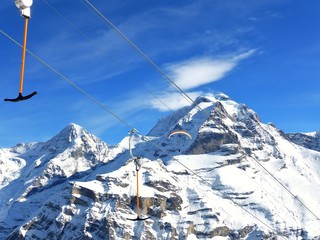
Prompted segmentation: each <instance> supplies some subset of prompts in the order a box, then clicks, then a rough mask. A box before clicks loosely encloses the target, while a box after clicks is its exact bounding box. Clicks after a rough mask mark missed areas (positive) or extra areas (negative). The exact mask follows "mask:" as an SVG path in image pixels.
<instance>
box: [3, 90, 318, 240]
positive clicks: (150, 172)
mask: <svg viewBox="0 0 320 240" xmlns="http://www.w3.org/2000/svg"><path fill="white" fill-rule="evenodd" d="M177 129H180V130H185V131H188V133H190V134H191V136H192V139H190V138H189V137H186V136H182V135H175V136H173V137H171V138H167V136H168V134H169V133H170V132H172V131H174V130H177ZM296 138H298V137H297V136H296ZM290 139H292V136H289V137H285V136H284V135H283V134H282V133H281V131H279V130H278V129H276V128H275V127H274V126H272V125H266V124H263V123H262V122H261V120H260V119H259V117H258V115H257V114H256V113H254V112H253V111H252V110H250V109H249V108H248V107H247V106H245V105H243V104H238V103H236V102H234V101H232V100H231V99H229V98H228V97H227V96H226V95H223V94H218V95H216V96H214V97H201V98H198V99H197V100H196V101H195V105H192V106H190V107H186V108H183V109H181V110H179V111H178V112H177V113H175V114H173V115H171V116H168V117H167V118H164V119H162V120H160V121H159V122H158V124H157V125H156V126H155V127H154V128H153V129H152V130H151V131H150V133H149V136H139V135H136V136H135V137H134V139H133V146H134V148H133V149H132V152H133V154H134V155H135V156H142V159H141V163H142V167H141V169H140V171H139V174H138V178H137V172H136V166H135V164H134V162H133V160H132V159H131V156H130V154H129V151H128V145H129V142H128V140H129V139H128V138H125V139H124V140H123V141H122V142H121V143H120V144H119V145H117V146H109V145H107V144H106V143H104V142H102V141H101V140H99V139H98V138H96V137H95V136H93V135H91V134H89V133H88V132H87V131H85V130H84V129H83V128H81V127H79V126H77V125H74V124H71V125H70V126H68V127H67V128H66V129H64V130H63V131H62V132H60V133H59V134H58V135H57V136H56V137H54V138H52V139H51V140H49V141H48V142H46V143H33V144H21V145H17V146H16V147H15V148H12V149H2V150H1V151H0V153H1V154H0V164H2V165H1V166H3V165H4V164H7V166H9V165H8V164H9V163H10V164H11V165H10V166H14V167H13V168H8V169H11V170H10V171H12V173H14V175H12V177H8V176H7V177H6V178H2V179H3V180H2V185H1V186H2V189H1V190H0V201H1V207H0V213H1V215H0V216H1V217H0V230H1V233H0V238H1V239H215V237H218V236H219V237H220V239H275V238H284V239H292V238H293V236H294V237H295V238H297V239H320V228H319V226H320V225H319V224H318V223H319V219H317V216H319V215H320V212H319V209H320V204H319V201H318V200H319V199H320V192H319V191H316V189H319V187H320V178H319V176H320V153H319V151H317V150H316V149H314V150H316V151H314V150H308V149H307V148H303V147H300V146H299V145H297V144H295V143H294V142H296V141H294V142H292V141H291V140H290ZM307 147H310V146H309V145H308V146H307ZM311 147H312V148H313V145H311ZM266 170H267V171H266ZM270 175H272V176H270ZM275 178H276V179H277V180H278V182H277V181H275ZM4 179H5V180H4ZM137 179H138V186H139V192H140V197H139V201H140V208H141V209H140V210H141V216H140V217H142V218H144V217H146V218H147V219H146V220H145V221H131V220H130V219H134V218H136V217H137V215H136V210H137V209H136V203H137V202H136V201H137V198H136V195H137V182H136V181H137ZM279 183H281V184H279ZM306 189H308V191H306ZM287 190H289V191H290V192H291V193H292V194H293V195H291V194H290V193H288V191H287ZM301 203H303V204H301ZM306 207H308V208H306Z"/></svg>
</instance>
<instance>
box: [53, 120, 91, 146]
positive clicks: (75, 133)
mask: <svg viewBox="0 0 320 240" xmlns="http://www.w3.org/2000/svg"><path fill="white" fill-rule="evenodd" d="M84 132H86V130H85V129H84V128H83V127H81V126H79V125H77V124H75V123H70V124H69V125H68V126H66V127H65V128H64V129H62V131H61V132H60V133H59V134H58V135H59V136H60V137H62V138H65V139H66V140H68V142H72V141H74V140H75V139H77V138H78V137H80V136H81V135H82V134H83V133H84Z"/></svg>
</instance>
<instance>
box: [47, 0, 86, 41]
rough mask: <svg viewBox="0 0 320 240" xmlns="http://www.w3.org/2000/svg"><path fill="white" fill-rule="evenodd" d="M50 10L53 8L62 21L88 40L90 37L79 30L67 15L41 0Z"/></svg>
mask: <svg viewBox="0 0 320 240" xmlns="http://www.w3.org/2000/svg"><path fill="white" fill-rule="evenodd" d="M42 2H44V3H45V4H46V5H47V6H48V7H49V8H51V10H53V11H54V12H55V13H56V14H57V15H58V16H59V17H61V18H62V19H63V20H64V21H66V22H67V23H68V24H69V25H70V26H71V27H72V28H73V29H74V30H76V31H77V32H78V33H79V34H81V35H82V36H83V37H84V38H86V39H87V40H89V39H90V38H89V37H88V35H87V34H85V33H84V32H83V31H81V30H80V29H79V28H77V26H76V25H75V24H74V23H73V22H71V21H70V20H69V19H68V18H67V17H65V16H64V14H63V13H61V12H60V11H59V10H57V9H56V8H55V7H54V6H53V5H51V4H50V3H49V2H48V1H46V0H42Z"/></svg>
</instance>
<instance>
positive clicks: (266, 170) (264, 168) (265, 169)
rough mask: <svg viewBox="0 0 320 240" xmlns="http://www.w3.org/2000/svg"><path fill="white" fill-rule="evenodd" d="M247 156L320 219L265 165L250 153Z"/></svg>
mask: <svg viewBox="0 0 320 240" xmlns="http://www.w3.org/2000/svg"><path fill="white" fill-rule="evenodd" d="M249 157H250V158H251V159H253V161H255V162H256V163H257V164H258V165H259V166H260V167H261V168H262V169H263V170H264V171H265V172H267V173H268V174H269V175H270V176H271V177H272V179H273V180H275V181H276V182H277V183H278V184H280V186H281V187H283V188H284V189H285V190H286V191H287V192H288V193H289V194H290V195H291V196H292V197H293V198H294V199H296V200H297V201H298V202H299V203H300V205H301V206H303V207H304V208H305V209H306V210H307V211H308V212H309V213H311V214H312V215H313V216H314V217H315V218H316V220H320V218H319V217H318V216H317V214H315V213H314V212H313V211H312V210H311V209H310V208H309V207H307V206H306V204H304V203H303V202H302V201H301V200H300V199H299V198H298V197H297V196H296V195H294V194H293V193H292V192H291V191H290V189H288V188H287V187H286V186H285V185H284V184H283V183H282V182H281V181H280V180H278V179H277V178H276V177H275V176H274V175H273V174H272V173H271V172H270V171H269V170H268V169H267V168H266V167H264V166H263V165H262V164H261V163H260V162H259V161H258V160H257V159H255V158H254V157H252V156H251V155H249Z"/></svg>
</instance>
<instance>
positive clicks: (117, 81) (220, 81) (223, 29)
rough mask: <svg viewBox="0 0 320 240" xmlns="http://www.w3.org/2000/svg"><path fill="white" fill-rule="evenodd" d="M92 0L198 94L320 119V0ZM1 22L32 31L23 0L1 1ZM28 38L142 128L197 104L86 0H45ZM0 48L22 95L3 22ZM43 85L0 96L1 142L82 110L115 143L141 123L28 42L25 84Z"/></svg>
mask: <svg viewBox="0 0 320 240" xmlns="http://www.w3.org/2000/svg"><path fill="white" fill-rule="evenodd" d="M90 2H91V3H92V4H93V5H94V6H96V7H97V9H99V11H100V12H101V13H103V14H104V15H105V16H106V17H107V18H108V19H110V20H111V21H112V22H113V24H114V25H115V26H117V27H118V28H119V29H120V30H121V31H122V32H123V33H124V34H125V35H126V36H127V37H128V38H129V39H131V40H132V42H133V43H135V44H136V45H137V46H138V47H139V48H140V49H141V50H142V51H143V52H144V53H145V54H146V55H147V56H148V57H149V58H150V59H151V60H152V61H153V62H154V63H156V64H157V66H159V67H160V68H161V69H162V70H163V71H164V72H165V73H166V74H168V76H170V77H171V79H173V80H174V81H175V82H176V83H177V84H178V85H179V86H180V87H181V88H182V89H183V90H184V91H185V92H187V93H188V95H190V96H191V97H192V98H195V97H197V96H199V95H205V94H208V93H214V92H223V93H225V94H227V95H228V96H229V97H230V98H232V99H233V100H235V101H237V102H240V103H245V104H247V105H248V106H249V107H250V108H252V109H253V110H254V111H256V112H257V113H258V114H259V116H260V117H261V119H262V121H263V122H273V123H274V124H275V125H276V126H277V127H278V128H280V129H281V130H283V131H285V132H309V131H316V130H319V129H320V124H319V118H320V111H319V107H320V92H319V89H320V80H319V79H320V70H319V69H320V61H319V60H320V34H319V31H318V29H319V24H320V17H319V10H320V2H319V1H317V0H310V1H292V0H259V1H254V0H243V1H236V0H197V1H188V0H184V1H182V0H181V1H180V0H175V1H168V0H164V1H153V0H136V1H127V0H123V1H115V0H109V1H98V0H91V1H90ZM0 30H1V31H3V32H5V33H7V34H9V35H10V36H11V37H13V38H14V39H16V40H17V41H18V42H20V43H21V42H22V33H23V18H22V17H21V16H20V13H19V10H18V9H17V8H16V7H15V5H14V1H13V0H12V1H3V3H1V7H0ZM27 47H28V49H29V50H30V51H32V52H33V53H34V54H36V55H37V56H38V57H40V58H41V59H42V60H44V61H45V62H46V63H47V64H49V65H50V66H51V67H53V68H54V69H55V70H56V71H58V72H59V73H61V74H62V75H63V76H65V77H66V78H67V79H69V80H71V81H72V82H74V83H75V84H77V85H78V86H79V87H81V89H83V90H84V91H86V92H87V93H89V94H90V95H92V96H93V97H95V98H96V99H97V100H98V101H100V102H101V103H103V104H104V105H105V106H106V107H108V108H109V109H110V110H112V111H113V112H114V113H115V114H117V115H118V116H119V117H121V118H122V119H123V120H124V121H126V122H128V123H129V124H130V125H132V126H134V127H135V128H137V129H138V130H139V131H140V132H142V133H143V134H147V133H148V131H149V130H150V129H151V128H152V126H154V124H155V123H156V122H157V121H158V119H159V118H161V117H164V116H167V115H168V114H169V113H170V111H171V110H175V109H177V108H179V107H182V106H184V105H188V102H187V101H186V100H185V99H184V98H183V97H182V96H181V95H179V94H178V92H177V91H176V90H174V88H173V87H172V86H171V85H170V84H169V83H168V81H167V80H165V79H164V78H163V76H161V74H159V73H158V72H157V71H156V70H155V69H154V68H153V67H152V66H151V65H150V64H149V63H148V62H147V61H146V60H145V59H143V58H142V57H141V56H140V55H139V54H137V52H136V51H135V50H134V49H133V48H132V47H131V46H130V45H129V44H128V43H127V42H126V41H124V39H123V38H122V37H121V36H120V35H119V34H118V33H117V32H116V31H114V30H113V29H112V28H110V26H109V25H108V24H107V23H106V22H105V21H103V20H102V19H101V18H99V17H97V16H96V15H95V14H93V12H92V11H90V9H89V8H88V7H86V5H85V4H84V2H83V1H80V0H79V1H76V0H54V1H53V0H34V3H33V6H32V18H31V20H30V22H29V33H28V46H27ZM0 57H1V61H0V81H1V88H0V96H1V98H2V99H4V98H14V97H16V96H17V94H18V85H19V74H20V64H21V48H20V47H18V46H17V45H15V44H14V43H13V42H11V41H10V40H9V39H8V38H6V37H5V36H4V35H3V34H2V33H0ZM35 90H36V91H38V93H39V94H38V95H37V96H35V97H33V98H32V99H30V100H29V101H25V102H20V103H8V102H4V101H2V102H0V114H1V115H0V116H1V118H0V147H9V146H13V145H15V144H16V143H20V142H30V141H46V140H48V139H49V138H51V137H52V136H53V135H55V134H56V133H57V132H59V131H60V130H61V129H62V128H64V127H65V126H66V125H68V124H69V123H71V122H73V123H77V124H79V125H81V126H83V127H85V128H86V129H87V130H88V131H89V132H91V133H93V134H95V135H97V136H98V137H100V138H102V139H103V140H104V141H106V142H108V143H110V144H115V143H117V142H118V141H120V140H121V139H122V138H123V137H124V136H126V135H127V133H128V131H129V130H130V129H129V128H128V127H127V126H125V125H124V124H122V123H121V122H119V121H118V120H117V119H116V118H114V117H113V116H112V115H111V114H109V113H108V112H106V111H104V110H103V109H102V108H101V107H99V106H97V105H96V104H95V103H93V102H92V101H91V100H90V99H89V98H87V97H86V96H85V95H83V94H82V93H80V92H79V91H77V90H76V89H75V88H73V87H72V86H71V85H70V84H69V83H67V82H66V81H65V80H64V79H62V78H61V76H59V75H57V74H56V73H54V72H53V71H52V70H50V69H49V68H48V67H46V66H45V65H43V64H42V63H40V62H39V61H38V60H36V59H35V58H33V57H32V56H31V55H30V54H27V59H26V72H25V85H24V94H28V93H31V92H33V91H35ZM158 99H160V100H161V101H162V102H164V103H165V105H164V104H162V103H161V102H160V101H159V100H158ZM166 106H168V107H169V108H167V107H166Z"/></svg>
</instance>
